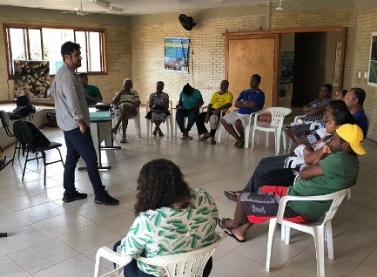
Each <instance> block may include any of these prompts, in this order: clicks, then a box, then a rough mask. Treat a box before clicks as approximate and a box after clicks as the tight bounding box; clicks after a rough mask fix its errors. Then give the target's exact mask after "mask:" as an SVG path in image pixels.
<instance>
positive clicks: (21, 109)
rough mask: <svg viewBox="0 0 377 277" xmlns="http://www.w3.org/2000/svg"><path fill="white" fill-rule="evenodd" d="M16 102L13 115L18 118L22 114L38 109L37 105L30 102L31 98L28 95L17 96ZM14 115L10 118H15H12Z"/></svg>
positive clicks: (31, 112) (25, 114)
mask: <svg viewBox="0 0 377 277" xmlns="http://www.w3.org/2000/svg"><path fill="white" fill-rule="evenodd" d="M16 104H17V108H15V109H14V110H13V115H12V116H14V117H16V118H19V117H20V116H21V117H25V116H28V115H29V114H33V113H35V112H36V111H37V110H36V109H35V107H34V106H33V105H32V104H30V98H29V96H27V95H23V96H19V97H17V102H16ZM12 116H10V118H11V119H14V118H12Z"/></svg>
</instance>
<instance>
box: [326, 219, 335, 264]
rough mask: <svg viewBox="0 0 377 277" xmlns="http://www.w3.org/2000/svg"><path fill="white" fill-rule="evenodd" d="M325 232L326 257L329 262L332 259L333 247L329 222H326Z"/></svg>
mask: <svg viewBox="0 0 377 277" xmlns="http://www.w3.org/2000/svg"><path fill="white" fill-rule="evenodd" d="M325 232H326V241H327V256H328V257H329V259H330V260H333V259H334V245H333V237H332V225H331V221H329V222H327V224H326V226H325Z"/></svg>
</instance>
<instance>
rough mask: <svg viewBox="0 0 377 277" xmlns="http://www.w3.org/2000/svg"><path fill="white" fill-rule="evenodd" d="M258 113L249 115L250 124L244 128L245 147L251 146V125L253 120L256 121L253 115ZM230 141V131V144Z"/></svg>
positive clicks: (227, 135)
mask: <svg viewBox="0 0 377 277" xmlns="http://www.w3.org/2000/svg"><path fill="white" fill-rule="evenodd" d="M234 111H237V110H234ZM234 111H233V112H234ZM256 113H257V112H255V113H251V114H250V116H249V124H248V125H247V126H245V127H244V128H243V130H244V134H245V143H244V144H245V148H249V136H250V127H251V126H252V125H253V122H254V120H253V116H254V115H255V114H256ZM233 128H234V126H233ZM228 141H229V133H228V132H226V144H228Z"/></svg>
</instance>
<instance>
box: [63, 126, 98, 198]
mask: <svg viewBox="0 0 377 277" xmlns="http://www.w3.org/2000/svg"><path fill="white" fill-rule="evenodd" d="M64 139H65V144H66V146H67V157H66V160H65V167H64V179H63V186H64V189H65V191H66V192H67V193H73V192H74V191H76V188H75V169H76V165H77V162H78V160H79V158H80V156H81V157H82V158H83V160H84V161H85V164H86V168H87V171H88V175H89V179H90V181H91V183H92V186H93V190H94V194H95V195H100V194H102V193H103V192H104V191H105V187H104V186H103V185H102V181H101V177H100V175H99V171H98V162H97V154H96V150H95V149H94V144H93V140H92V136H91V134H90V129H89V127H87V128H86V131H85V133H81V131H80V128H75V129H73V130H70V131H64Z"/></svg>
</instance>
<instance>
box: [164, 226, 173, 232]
mask: <svg viewBox="0 0 377 277" xmlns="http://www.w3.org/2000/svg"><path fill="white" fill-rule="evenodd" d="M161 228H163V229H165V230H168V231H174V230H175V229H176V228H175V227H174V226H173V227H169V226H161Z"/></svg>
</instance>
